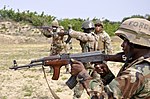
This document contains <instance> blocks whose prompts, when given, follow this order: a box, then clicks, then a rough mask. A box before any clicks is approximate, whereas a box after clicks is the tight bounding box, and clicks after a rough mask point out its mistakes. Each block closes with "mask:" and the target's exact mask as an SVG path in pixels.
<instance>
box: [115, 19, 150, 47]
mask: <svg viewBox="0 0 150 99" xmlns="http://www.w3.org/2000/svg"><path fill="white" fill-rule="evenodd" d="M115 34H116V35H118V36H120V37H121V36H122V37H124V38H126V39H128V40H129V41H130V42H131V43H133V44H137V45H141V46H146V47H150V21H148V20H146V19H142V18H131V19H127V20H125V21H124V22H123V23H122V24H121V25H120V27H119V29H118V30H117V31H116V32H115Z"/></svg>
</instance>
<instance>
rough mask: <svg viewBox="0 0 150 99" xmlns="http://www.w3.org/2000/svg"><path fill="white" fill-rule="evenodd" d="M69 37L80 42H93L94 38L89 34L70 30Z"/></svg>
mask: <svg viewBox="0 0 150 99" xmlns="http://www.w3.org/2000/svg"><path fill="white" fill-rule="evenodd" d="M69 35H70V36H71V37H72V38H76V39H78V40H81V41H83V42H93V41H95V36H94V35H92V34H91V33H89V34H87V33H84V32H78V31H74V30H72V31H71V32H70V33H69Z"/></svg>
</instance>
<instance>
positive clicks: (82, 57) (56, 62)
mask: <svg viewBox="0 0 150 99" xmlns="http://www.w3.org/2000/svg"><path fill="white" fill-rule="evenodd" d="M71 59H74V60H77V61H81V62H82V63H87V62H92V63H97V62H102V61H104V60H105V61H118V62H119V61H122V53H121V54H117V55H105V54H102V53H101V52H100V51H95V52H85V53H77V54H60V55H52V56H48V57H43V58H40V59H35V60H31V62H30V63H29V64H27V65H23V66H18V65H17V62H16V60H14V66H13V67H10V69H14V70H18V69H21V68H31V67H36V66H41V65H43V66H52V67H53V69H54V74H53V77H52V80H58V78H59V74H60V68H61V67H62V66H64V65H67V64H71ZM66 84H67V85H68V87H69V88H70V89H72V88H74V86H75V85H76V84H77V80H76V77H75V76H71V77H70V78H69V80H68V81H67V82H66Z"/></svg>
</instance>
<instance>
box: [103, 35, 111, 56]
mask: <svg viewBox="0 0 150 99" xmlns="http://www.w3.org/2000/svg"><path fill="white" fill-rule="evenodd" d="M105 49H106V53H107V54H112V45H111V38H110V36H109V35H108V34H107V33H105Z"/></svg>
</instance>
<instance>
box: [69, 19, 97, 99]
mask: <svg viewBox="0 0 150 99" xmlns="http://www.w3.org/2000/svg"><path fill="white" fill-rule="evenodd" d="M82 29H83V31H84V32H77V31H73V30H72V31H71V32H70V33H69V35H70V36H71V37H73V38H76V39H77V40H79V41H80V46H81V49H82V52H90V51H92V50H93V49H94V42H95V41H97V39H98V37H97V36H96V35H95V34H94V32H93V30H94V23H93V22H92V21H85V22H83V24H82ZM89 29H90V30H89ZM86 30H88V31H86ZM84 66H85V68H89V67H91V65H90V63H87V64H84ZM81 86H82V85H81V84H77V85H76V87H75V88H74V97H73V99H78V98H80V97H81V95H82V93H83V90H84V89H82V88H81Z"/></svg>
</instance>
